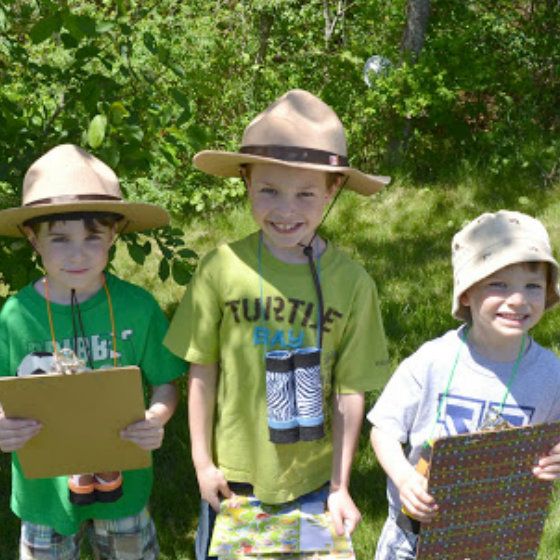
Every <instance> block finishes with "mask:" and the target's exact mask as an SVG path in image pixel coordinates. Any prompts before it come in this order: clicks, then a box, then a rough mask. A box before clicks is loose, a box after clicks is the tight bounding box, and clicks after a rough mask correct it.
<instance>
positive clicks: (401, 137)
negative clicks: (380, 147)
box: [387, 0, 430, 165]
mask: <svg viewBox="0 0 560 560" xmlns="http://www.w3.org/2000/svg"><path fill="white" fill-rule="evenodd" d="M429 19H430V0H408V4H407V8H406V26H405V29H404V33H403V36H402V40H401V64H402V63H403V62H404V61H405V60H410V61H411V62H412V63H415V62H416V61H417V60H418V57H419V56H420V51H421V50H422V47H423V46H424V40H425V38H426V30H427V28H428V20H429ZM411 131H412V122H411V120H410V119H409V118H405V120H404V123H402V125H401V127H400V132H395V134H394V135H393V137H392V138H391V140H390V141H389V148H388V153H387V160H388V163H389V165H399V164H400V163H402V161H403V158H404V153H405V152H406V148H407V145H408V141H409V138H410V133H411Z"/></svg>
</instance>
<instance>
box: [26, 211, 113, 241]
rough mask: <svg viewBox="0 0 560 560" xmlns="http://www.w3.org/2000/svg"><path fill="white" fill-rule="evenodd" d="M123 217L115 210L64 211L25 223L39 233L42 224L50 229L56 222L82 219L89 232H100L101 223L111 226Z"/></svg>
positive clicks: (35, 232)
mask: <svg viewBox="0 0 560 560" xmlns="http://www.w3.org/2000/svg"><path fill="white" fill-rule="evenodd" d="M122 218H123V216H122V215H121V214H115V213H113V212H64V213H61V214H48V215H46V216H38V217H36V218H32V219H31V220H27V221H26V222H24V224H23V225H24V226H25V227H28V228H30V229H31V230H32V231H33V233H34V234H35V235H37V234H38V233H39V230H40V229H41V224H47V225H48V227H49V230H50V229H51V228H52V227H53V226H54V224H55V223H56V222H70V221H78V220H81V221H82V222H83V223H84V227H85V228H86V230H87V231H88V232H89V233H99V225H102V226H104V227H108V228H111V227H113V226H115V225H116V224H118V223H119V222H120V221H121V220H122Z"/></svg>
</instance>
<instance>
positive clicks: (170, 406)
mask: <svg viewBox="0 0 560 560" xmlns="http://www.w3.org/2000/svg"><path fill="white" fill-rule="evenodd" d="M176 406H177V388H176V387H175V384H174V383H164V384H163V385H156V386H155V387H154V389H153V392H152V398H151V400H150V407H149V408H148V410H146V413H145V417H144V420H140V421H139V422H135V423H134V424H130V426H127V427H126V428H125V429H124V430H123V431H122V432H121V437H122V438H123V439H127V440H129V441H132V442H133V443H135V444H136V445H138V446H139V447H141V448H142V449H146V450H148V451H149V450H152V449H158V448H160V447H161V444H162V443H163V435H164V426H165V424H167V422H168V420H169V419H170V418H171V416H173V412H175V408H176Z"/></svg>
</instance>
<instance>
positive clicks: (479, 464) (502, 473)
mask: <svg viewBox="0 0 560 560" xmlns="http://www.w3.org/2000/svg"><path fill="white" fill-rule="evenodd" d="M558 441H560V422H558V421H556V422H551V423H549V424H538V425H533V426H525V427H522V428H510V429H506V430H501V431H490V432H477V433H472V434H463V435H458V436H451V437H446V438H442V439H439V440H436V441H435V442H434V446H433V451H432V457H431V464H430V474H429V479H428V492H429V493H430V494H432V495H433V496H434V497H435V499H436V503H437V504H438V506H439V512H438V515H437V516H436V518H435V519H434V520H433V521H432V522H431V523H429V524H426V525H422V528H421V530H420V540H419V543H418V553H417V558H418V560H465V559H467V558H472V559H473V560H474V559H476V560H492V559H494V558H501V559H503V560H509V559H515V558H535V557H536V555H537V551H538V548H539V543H540V539H541V536H542V531H543V527H544V522H545V520H546V516H547V513H548V505H549V502H550V499H551V496H552V489H553V483H552V481H544V480H539V479H537V478H536V477H535V476H534V475H533V473H532V467H533V465H534V464H535V463H536V461H537V460H538V458H539V457H542V456H544V455H546V454H547V453H548V452H549V451H550V449H551V448H552V447H553V446H554V445H556V444H557V443H558Z"/></svg>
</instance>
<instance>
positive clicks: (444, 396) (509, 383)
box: [426, 326, 526, 445]
mask: <svg viewBox="0 0 560 560" xmlns="http://www.w3.org/2000/svg"><path fill="white" fill-rule="evenodd" d="M468 335H469V327H468V326H466V327H465V328H464V330H463V332H462V333H461V345H460V346H459V349H458V350H457V353H456V354H455V359H454V360H453V365H452V366H451V371H450V373H449V377H448V378H447V385H446V387H445V390H444V391H443V394H442V396H441V399H440V401H439V405H438V409H437V413H436V421H435V423H434V427H433V428H432V433H431V435H430V437H429V438H428V439H427V440H426V445H430V444H431V442H432V441H433V439H434V433H435V431H436V429H437V425H438V424H439V423H440V421H441V415H442V411H443V407H444V403H445V402H446V401H447V397H448V395H449V389H450V387H451V383H452V382H453V378H454V377H455V372H456V370H457V365H458V363H459V358H460V357H461V351H462V349H463V348H464V347H466V346H467V337H468ZM525 339H526V335H525V334H523V336H522V337H521V344H520V346H519V352H518V353H517V358H515V363H514V364H513V368H512V370H511V375H510V376H509V379H508V381H507V384H506V390H505V392H504V396H503V397H502V402H501V403H500V406H499V408H498V411H497V412H498V414H501V413H502V411H503V410H504V406H505V403H506V400H507V398H508V396H509V394H510V391H511V387H512V386H513V383H514V381H515V379H516V377H517V374H518V373H519V364H520V363H521V360H522V359H523V353H524V352H525Z"/></svg>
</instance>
